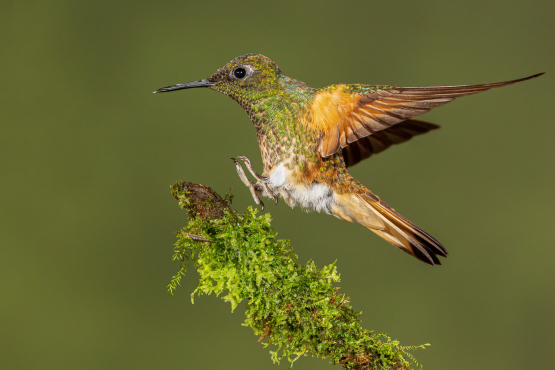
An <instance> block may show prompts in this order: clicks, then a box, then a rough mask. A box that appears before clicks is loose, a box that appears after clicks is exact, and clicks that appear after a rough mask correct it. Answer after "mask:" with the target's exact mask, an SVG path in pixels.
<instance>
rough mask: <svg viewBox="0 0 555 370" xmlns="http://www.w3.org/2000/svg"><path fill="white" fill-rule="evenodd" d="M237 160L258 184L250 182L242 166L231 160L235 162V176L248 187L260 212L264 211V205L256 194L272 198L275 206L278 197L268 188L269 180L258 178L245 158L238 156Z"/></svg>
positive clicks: (262, 177)
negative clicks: (243, 163) (245, 167)
mask: <svg viewBox="0 0 555 370" xmlns="http://www.w3.org/2000/svg"><path fill="white" fill-rule="evenodd" d="M237 158H239V159H241V160H242V161H243V162H245V164H246V166H247V169H248V170H249V172H250V173H251V174H252V175H253V176H254V177H255V178H256V179H257V180H258V182H256V183H254V182H252V181H250V180H249V179H248V177H247V174H246V173H245V170H244V169H243V166H241V164H240V163H239V162H238V161H237V160H236V159H235V158H231V159H232V160H233V162H235V168H236V169H237V174H238V175H239V178H240V179H241V181H242V182H243V184H245V186H246V187H248V188H249V190H250V191H251V194H252V197H253V199H254V201H255V203H256V204H260V206H261V207H262V210H264V203H263V202H262V201H261V200H260V197H259V196H258V194H266V195H267V196H268V197H270V198H272V199H273V200H274V201H275V202H276V204H277V203H278V197H277V196H276V195H275V194H274V192H273V191H271V190H270V188H269V187H268V182H269V179H268V178H267V177H264V176H260V175H259V174H258V173H257V172H256V171H255V170H254V168H252V164H251V161H250V160H249V159H248V158H247V157H245V156H238V157H237Z"/></svg>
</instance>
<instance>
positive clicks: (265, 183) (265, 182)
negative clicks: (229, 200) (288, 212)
mask: <svg viewBox="0 0 555 370" xmlns="http://www.w3.org/2000/svg"><path fill="white" fill-rule="evenodd" d="M237 158H240V159H241V160H242V161H243V162H245V164H246V165H247V169H248V170H249V172H250V173H251V174H252V175H253V176H254V177H255V178H256V179H257V180H258V182H257V184H260V185H261V186H262V187H263V188H264V191H265V192H266V194H267V195H268V197H270V198H272V199H273V200H274V201H275V202H276V204H277V203H278V197H277V196H276V195H275V194H274V192H273V191H271V190H270V188H269V187H268V183H269V182H270V179H269V178H268V177H264V176H260V175H259V174H258V173H257V172H256V171H255V170H254V168H252V163H251V161H250V160H249V159H248V158H247V157H245V156H242V155H240V156H238V157H237Z"/></svg>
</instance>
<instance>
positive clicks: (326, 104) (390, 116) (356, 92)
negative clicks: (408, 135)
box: [307, 73, 543, 158]
mask: <svg viewBox="0 0 555 370" xmlns="http://www.w3.org/2000/svg"><path fill="white" fill-rule="evenodd" d="M542 74H543V73H538V74H535V75H533V76H529V77H525V78H521V79H518V80H512V81H506V82H498V83H492V84H485V85H459V86H431V87H399V86H378V85H333V86H330V87H328V88H326V89H322V90H321V91H319V92H318V93H317V95H316V96H315V97H314V99H313V102H312V104H311V112H310V113H311V114H310V115H309V118H308V120H307V124H308V125H309V126H310V127H312V128H313V129H315V130H316V131H319V132H321V139H320V143H319V145H318V151H319V153H320V155H321V156H322V157H324V158H325V157H329V156H331V155H333V154H335V153H337V152H338V151H339V150H340V148H345V147H346V146H347V145H349V144H351V143H353V142H355V141H357V140H359V139H361V138H364V137H367V136H370V135H374V134H375V133H377V132H380V131H383V130H386V129H388V128H390V127H391V126H393V125H397V124H399V123H401V122H403V121H406V120H407V119H409V118H412V117H416V116H419V115H421V114H424V113H426V112H428V111H430V110H431V109H432V108H435V107H439V106H441V105H443V104H446V103H448V102H450V101H452V100H454V99H455V98H458V97H460V96H465V95H471V94H476V93H479V92H482V91H486V90H489V89H491V88H494V87H501V86H506V85H510V84H513V83H515V82H519V81H525V80H529V79H531V78H534V77H538V76H540V75H542Z"/></svg>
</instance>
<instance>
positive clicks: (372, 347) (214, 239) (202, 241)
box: [168, 182, 426, 370]
mask: <svg viewBox="0 0 555 370" xmlns="http://www.w3.org/2000/svg"><path fill="white" fill-rule="evenodd" d="M171 190H172V193H173V195H174V197H175V198H176V200H178V202H179V205H180V207H182V208H184V209H185V210H186V211H187V213H188V215H189V224H188V225H187V226H186V227H184V228H183V229H182V230H181V231H179V232H177V233H176V235H177V238H178V240H177V242H176V243H175V250H174V255H173V259H174V260H175V261H180V262H181V267H180V270H179V271H178V273H177V274H176V276H174V277H173V279H172V281H171V283H170V284H169V285H168V290H169V291H170V293H171V294H172V295H173V293H174V291H175V289H176V288H177V286H178V285H179V283H180V280H181V278H182V276H184V275H185V272H186V270H187V266H188V262H189V263H192V264H193V265H194V267H195V268H196V269H197V270H198V272H199V274H200V281H199V284H198V287H197V288H196V289H195V291H194V292H193V293H192V295H191V299H192V300H193V299H194V296H195V294H196V295H199V296H200V295H203V294H207V295H210V294H212V293H214V294H216V295H220V294H225V295H224V296H223V299H224V301H227V302H230V303H231V309H232V311H233V310H234V309H235V308H236V307H237V305H238V304H239V303H240V302H242V301H246V319H245V322H244V323H243V326H249V327H251V328H252V329H253V330H254V333H255V334H256V335H257V336H259V340H258V341H259V342H262V343H263V345H264V346H265V347H267V346H269V345H273V346H274V348H273V350H272V351H270V353H271V356H272V360H273V361H274V362H279V361H280V360H282V359H284V358H286V359H287V360H288V361H289V362H291V364H292V363H293V362H294V361H295V360H297V359H298V358H299V357H300V356H302V355H307V354H310V355H312V356H317V357H320V358H328V359H329V360H330V362H331V363H333V364H341V365H342V366H343V367H344V368H345V369H357V370H358V369H360V370H370V369H375V370H386V369H409V368H410V365H411V363H413V364H415V365H416V366H417V367H419V368H421V366H420V364H418V362H417V361H416V360H415V359H414V357H413V356H412V355H411V354H410V353H408V352H407V351H409V350H414V349H416V348H424V347H425V346H426V345H421V346H408V347H402V346H400V345H399V342H398V341H396V340H392V339H391V338H389V337H388V336H387V335H385V334H373V332H371V331H369V330H366V329H363V328H362V326H361V325H360V321H359V319H358V316H359V315H360V313H358V312H356V311H354V310H353V309H352V307H351V305H350V298H349V297H348V296H346V295H345V294H344V293H342V292H341V290H340V288H338V287H335V286H334V284H333V283H337V282H339V280H340V279H339V274H338V273H337V269H336V267H335V263H333V264H331V265H328V266H325V267H323V268H321V269H319V268H317V267H316V265H315V264H314V262H313V261H309V262H307V263H306V264H304V265H300V264H298V263H297V262H296V261H295V260H296V259H297V255H295V254H294V253H293V252H292V248H291V244H290V242H289V240H278V239H276V235H277V233H276V232H274V230H273V228H272V227H271V225H270V222H271V216H270V214H268V213H266V214H264V215H261V216H257V211H256V210H253V209H252V208H251V207H249V208H247V210H246V211H245V213H244V214H242V215H241V214H239V213H238V212H236V211H235V210H233V209H232V208H231V196H230V195H229V194H228V195H227V196H226V197H225V198H223V199H222V198H221V197H220V196H219V195H218V194H216V193H215V192H214V191H213V190H212V189H210V188H209V187H206V186H203V185H198V184H192V183H186V182H180V183H176V184H174V185H173V186H172V188H171ZM193 303H194V301H193Z"/></svg>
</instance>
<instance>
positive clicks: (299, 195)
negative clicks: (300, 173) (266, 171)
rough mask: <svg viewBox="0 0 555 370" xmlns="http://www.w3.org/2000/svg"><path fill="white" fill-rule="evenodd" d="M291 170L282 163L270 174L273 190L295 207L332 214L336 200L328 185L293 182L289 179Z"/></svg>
mask: <svg viewBox="0 0 555 370" xmlns="http://www.w3.org/2000/svg"><path fill="white" fill-rule="evenodd" d="M288 172H289V170H287V169H286V168H285V166H284V165H283V164H280V165H279V166H278V167H277V168H276V169H275V170H274V171H273V172H272V174H271V175H270V184H269V185H270V186H271V187H272V188H273V189H272V190H273V191H275V192H277V193H279V195H281V197H282V198H283V199H284V200H285V202H286V203H287V204H288V205H289V206H291V207H295V206H296V205H299V206H300V207H301V208H302V209H303V210H305V211H317V212H324V213H327V214H331V205H332V203H333V202H334V194H333V191H332V190H331V189H330V187H329V186H328V185H325V184H321V183H316V182H314V183H312V184H310V185H309V186H306V185H304V184H301V185H299V184H292V183H290V182H289V181H287V178H288V177H289V176H288Z"/></svg>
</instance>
